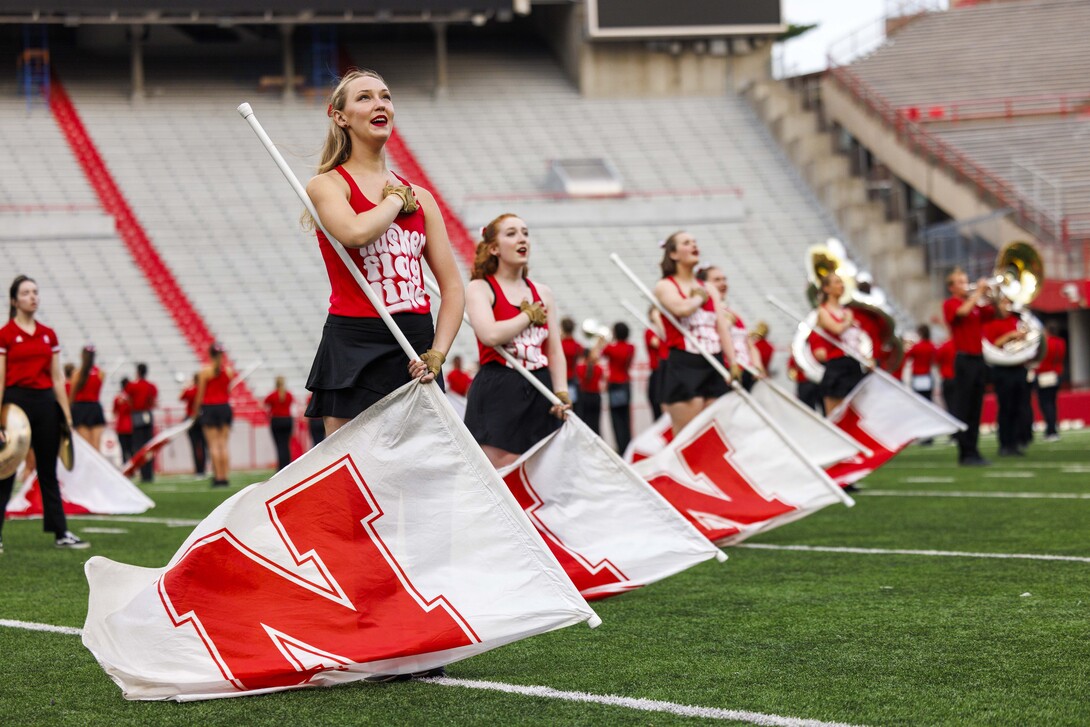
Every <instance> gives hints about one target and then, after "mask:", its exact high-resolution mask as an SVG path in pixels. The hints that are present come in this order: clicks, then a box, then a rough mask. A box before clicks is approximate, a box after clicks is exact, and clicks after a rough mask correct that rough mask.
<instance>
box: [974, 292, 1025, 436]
mask: <svg viewBox="0 0 1090 727" xmlns="http://www.w3.org/2000/svg"><path fill="white" fill-rule="evenodd" d="M1018 322H1019V318H1018V316H1015V315H1011V302H1010V300H1008V299H1006V298H1000V299H999V300H998V301H997V302H996V305H995V318H993V319H992V320H990V321H988V322H987V323H985V324H984V325H983V327H982V330H981V333H982V335H983V336H984V338H985V339H987V340H988V341H991V343H992V344H994V345H995V346H996V347H999V348H1002V347H1003V345H1004V344H1005V343H1007V342H1009V341H1019V340H1021V339H1023V338H1025V337H1026V332H1025V331H1024V330H1022V329H1020V328H1019V327H1018ZM989 368H990V371H991V381H992V387H993V388H994V389H995V399H996V403H997V404H998V405H999V412H998V414H997V416H996V429H997V434H998V435H999V456H1000V457H1023V456H1025V452H1024V451H1023V450H1022V449H1021V447H1020V446H1019V445H1020V441H1019V439H1020V437H1019V422H1020V420H1021V418H1022V416H1023V415H1024V409H1023V406H1022V405H1023V403H1024V399H1025V389H1026V387H1028V386H1029V384H1028V383H1027V382H1026V367H1025V366H1023V365H1022V364H1015V365H1013V366H990V367H989Z"/></svg>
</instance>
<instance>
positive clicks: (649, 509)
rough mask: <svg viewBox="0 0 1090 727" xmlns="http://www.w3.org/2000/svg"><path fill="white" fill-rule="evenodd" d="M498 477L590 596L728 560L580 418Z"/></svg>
mask: <svg viewBox="0 0 1090 727" xmlns="http://www.w3.org/2000/svg"><path fill="white" fill-rule="evenodd" d="M500 475H501V476H502V477H503V478H504V482H506V483H507V486H508V487H509V488H510V489H511V493H512V494H513V495H514V496H515V499H516V500H518V502H519V504H520V505H522V509H523V510H524V511H525V512H526V516H527V517H529V518H530V521H531V522H532V523H533V524H534V527H536V528H537V531H538V533H540V534H541V537H542V538H543V539H544V540H545V543H546V544H547V545H548V546H549V549H550V550H551V551H552V552H553V555H554V556H556V559H557V560H558V561H559V562H560V564H561V565H562V566H564V571H565V572H566V573H567V574H568V577H569V578H571V580H572V582H573V583H574V584H575V587H576V588H578V589H579V592H580V593H582V594H583V597H584V598H586V599H587V600H594V599H598V598H606V597H608V596H614V595H616V594H618V593H624V592H626V591H631V590H634V589H636V588H639V587H641V586H645V585H647V584H648V583H654V582H655V581H658V580H661V579H663V578H666V577H668V576H671V575H674V574H675V573H678V572H680V571H683V570H685V569H686V568H689V567H692V566H694V565H696V564H697V563H702V562H703V561H705V560H708V559H709V558H715V557H719V558H722V559H723V560H725V559H726V556H724V555H723V554H722V552H721V551H720V550H719V549H718V548H716V547H715V546H714V545H712V544H711V543H709V542H708V540H707V538H705V537H704V536H703V535H701V533H700V532H699V531H697V530H696V528H694V527H693V526H692V525H690V524H689V523H688V522H687V521H686V520H685V518H683V517H682V516H681V515H679V514H678V512H677V510H675V509H674V508H673V507H671V505H670V503H668V502H666V500H664V499H663V498H662V496H661V495H659V494H658V493H657V492H655V491H654V490H653V489H652V488H651V487H650V486H649V485H648V484H647V483H646V482H644V481H643V479H642V478H640V476H639V475H638V474H636V473H635V472H634V471H633V470H632V468H631V467H629V466H628V465H627V464H625V463H624V462H623V461H622V460H621V458H620V457H618V456H617V454H616V453H615V452H614V451H613V450H612V449H610V448H609V447H608V446H606V444H605V442H603V441H602V439H601V438H600V437H599V436H597V435H596V434H595V433H594V432H592V431H591V430H590V428H589V427H588V426H587V425H586V424H585V423H584V422H582V421H580V420H579V419H577V418H575V417H572V418H570V419H568V420H567V421H566V422H564V425H563V426H562V427H561V428H560V429H559V430H557V431H556V432H554V433H553V434H550V435H549V436H548V437H546V438H545V439H543V440H541V441H540V442H538V443H537V444H536V445H534V447H533V448H532V449H530V450H529V451H528V452H526V453H525V454H524V455H522V456H521V457H520V458H519V459H518V460H517V461H516V462H515V463H514V464H512V465H511V466H510V467H505V468H503V469H501V470H500Z"/></svg>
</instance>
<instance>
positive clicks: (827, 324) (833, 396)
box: [810, 273, 864, 414]
mask: <svg viewBox="0 0 1090 727" xmlns="http://www.w3.org/2000/svg"><path fill="white" fill-rule="evenodd" d="M843 295H844V281H843V280H841V278H840V276H839V275H837V274H836V273H829V274H828V275H826V276H825V277H823V278H822V279H821V295H820V296H819V297H820V299H821V304H820V305H819V306H818V315H817V327H818V328H820V329H822V330H823V331H825V333H826V334H827V335H828V336H829V337H830V338H832V339H833V341H835V343H833V342H830V341H828V340H826V339H825V338H823V337H821V336H820V335H818V334H817V333H811V334H810V342H811V347H812V348H813V351H814V358H816V359H817V360H818V361H820V362H821V363H823V364H824V365H825V375H824V376H822V378H821V396H822V399H823V403H824V406H825V413H826V414H830V413H832V411H833V410H834V409H836V407H837V406H839V405H840V402H842V401H843V400H844V397H846V396H847V395H848V393H849V392H850V391H851V390H852V389H854V388H855V386H856V384H858V383H859V382H860V381H862V380H863V376H864V373H863V368H862V366H860V364H859V362H858V361H856V360H855V359H854V358H852V357H851V356H849V355H848V354H846V353H845V352H844V349H843V348H841V346H840V345H838V344H839V343H844V344H846V345H848V346H851V347H852V348H855V349H856V350H858V346H857V345H856V343H855V342H856V341H857V340H858V335H860V334H862V330H861V329H860V328H858V327H855V326H854V323H855V314H854V313H853V312H852V310H851V309H850V308H845V307H844V306H842V305H840V298H841V296H843Z"/></svg>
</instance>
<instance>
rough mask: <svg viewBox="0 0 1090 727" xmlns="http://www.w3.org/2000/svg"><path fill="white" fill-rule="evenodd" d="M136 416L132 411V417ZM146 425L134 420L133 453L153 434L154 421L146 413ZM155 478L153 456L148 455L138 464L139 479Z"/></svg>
mask: <svg viewBox="0 0 1090 727" xmlns="http://www.w3.org/2000/svg"><path fill="white" fill-rule="evenodd" d="M136 416H137V413H136V412H133V417H134V418H135V417H136ZM148 422H149V423H148V424H147V426H138V425H137V424H136V423H135V422H134V423H133V426H132V449H133V454H136V453H137V452H139V451H140V449H141V447H143V446H144V445H145V444H147V443H148V442H150V441H151V438H152V436H154V435H155V421H154V420H153V419H152V418H151V414H150V413H149V414H148ZM154 479H155V458H154V457H148V458H147V459H146V460H145V461H144V464H142V465H140V481H141V482H151V481H152V480H154Z"/></svg>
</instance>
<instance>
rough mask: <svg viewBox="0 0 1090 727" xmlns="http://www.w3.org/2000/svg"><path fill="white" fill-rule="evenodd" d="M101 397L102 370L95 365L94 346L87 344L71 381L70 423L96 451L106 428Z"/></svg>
mask: <svg viewBox="0 0 1090 727" xmlns="http://www.w3.org/2000/svg"><path fill="white" fill-rule="evenodd" d="M101 397H102V371H101V370H100V369H99V368H98V366H95V347H94V346H92V345H91V344H87V345H86V346H84V347H83V352H82V353H81V359H80V367H79V370H78V371H77V372H76V374H75V375H74V376H73V381H72V425H73V426H74V427H75V428H76V433H77V434H79V435H80V436H81V437H83V438H84V439H86V440H87V442H88V443H89V444H90V445H91V446H92V447H94V448H95V451H96V452H97V451H98V449H99V445H101V444H102V430H103V429H105V428H106V413H105V412H104V411H103V410H102V402H101V401H100V398H101Z"/></svg>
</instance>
